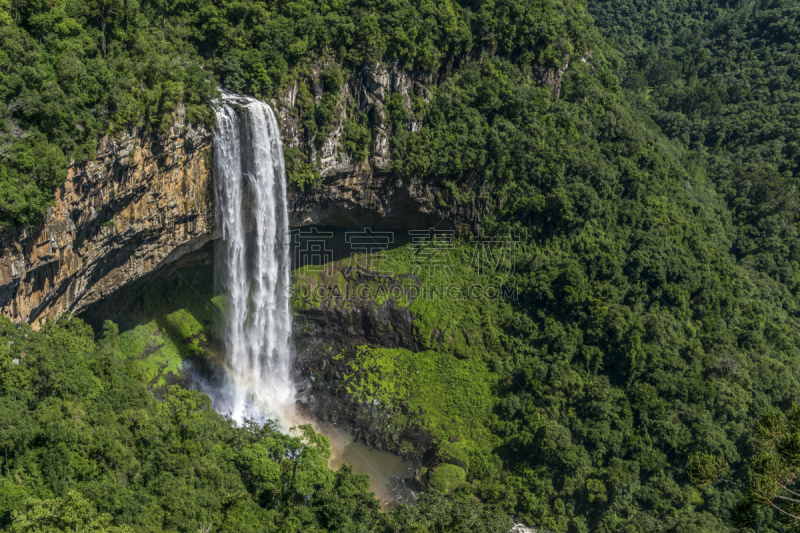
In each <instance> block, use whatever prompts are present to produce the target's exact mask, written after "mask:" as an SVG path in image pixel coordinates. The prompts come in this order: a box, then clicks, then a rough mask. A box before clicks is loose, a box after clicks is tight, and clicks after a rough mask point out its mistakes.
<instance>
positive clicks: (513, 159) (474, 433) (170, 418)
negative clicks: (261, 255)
mask: <svg viewBox="0 0 800 533" xmlns="http://www.w3.org/2000/svg"><path fill="white" fill-rule="evenodd" d="M587 9H588V12H587ZM589 12H591V16H590V15H589ZM0 15H2V16H0V39H3V45H2V46H0V63H2V65H0V67H2V68H0V91H2V98H1V99H0V100H1V101H2V104H3V107H2V109H0V113H2V117H3V126H2V131H0V160H1V161H2V164H0V195H4V197H3V198H2V201H0V208H2V209H3V212H2V214H0V222H2V223H3V224H4V225H11V224H17V223H25V224H30V223H34V222H35V221H36V220H37V217H40V216H41V214H42V212H43V210H44V209H45V208H46V206H47V204H48V202H49V201H50V198H51V197H52V191H53V189H54V187H56V186H57V185H58V184H59V183H60V182H61V180H63V179H64V176H65V172H66V161H67V159H68V158H76V159H81V158H86V157H89V156H91V154H92V151H93V149H94V143H95V140H96V138H97V136H98V135H100V134H104V133H110V134H115V133H116V132H119V131H126V130H128V129H130V128H139V129H141V130H142V131H149V132H152V133H153V134H154V135H157V134H159V132H161V131H163V128H164V127H165V126H167V125H169V124H170V121H171V116H172V115H171V113H172V112H173V110H174V109H175V107H176V106H177V105H178V104H179V103H182V104H183V105H184V106H185V109H186V111H187V115H188V117H189V120H191V121H195V122H205V123H208V124H210V121H211V112H210V108H209V100H210V98H212V97H213V94H214V88H215V86H216V84H217V83H219V84H221V85H223V86H225V87H227V88H230V89H232V90H235V91H241V92H246V93H249V94H253V95H256V96H259V97H262V98H268V97H273V96H275V95H277V94H278V93H279V92H280V91H281V90H282V87H284V86H285V85H286V84H288V83H290V82H295V81H297V82H298V87H299V94H298V108H299V111H298V112H299V113H300V118H301V123H302V126H303V128H304V131H305V133H306V135H307V136H308V138H309V139H320V138H323V137H324V136H325V135H327V133H329V132H330V131H331V130H332V128H333V126H334V121H335V120H337V116H338V115H337V113H336V109H337V106H338V105H339V101H338V100H337V98H338V94H339V92H340V88H341V86H342V84H343V83H344V82H345V81H346V80H347V79H348V77H349V76H350V75H351V74H352V73H353V72H354V71H355V70H356V69H358V68H360V67H361V66H363V65H364V64H366V63H370V62H384V63H386V64H389V65H393V64H397V65H399V66H400V67H401V68H404V69H407V70H409V71H414V72H422V73H424V74H426V75H429V76H430V79H431V80H432V81H431V92H430V95H429V97H426V98H419V99H417V100H415V101H413V102H412V106H411V108H406V103H404V102H403V100H402V98H399V97H395V96H397V95H395V96H389V97H388V100H387V103H386V109H385V111H386V116H387V119H386V124H382V125H381V126H382V127H386V128H387V129H388V131H390V132H391V155H392V161H393V163H392V167H391V168H390V169H389V170H388V171H389V172H393V173H395V174H397V175H402V176H404V177H406V178H408V179H409V180H425V181H426V182H428V183H431V184H435V185H436V186H438V190H439V191H440V194H439V196H437V201H439V202H440V203H441V204H442V205H443V206H446V207H454V206H457V207H464V206H469V207H470V208H471V209H473V210H474V211H475V212H479V213H480V214H481V220H480V224H481V228H482V229H483V230H485V231H487V232H489V233H492V234H495V235H505V234H508V233H510V232H511V231H512V230H514V231H517V232H519V234H521V235H523V237H524V238H523V240H522V242H521V244H520V246H519V249H518V251H517V256H516V268H515V270H514V272H513V273H512V274H510V275H509V276H508V278H507V279H504V281H508V282H510V283H513V285H514V286H515V287H517V288H518V291H519V292H518V294H519V298H518V299H517V300H515V301H506V302H496V303H493V304H491V305H489V304H487V303H486V302H468V303H463V302H458V303H453V302H433V303H431V302H414V303H412V304H409V305H410V308H411V311H412V312H413V313H414V316H415V317H416V319H415V320H416V322H415V326H416V328H417V329H416V332H417V336H418V338H417V339H416V341H417V342H418V343H419V345H420V346H421V347H422V348H421V350H420V352H419V353H411V352H410V351H403V350H382V349H379V348H376V347H360V348H359V351H358V352H357V353H356V354H355V355H354V356H353V357H354V368H353V372H354V373H353V375H352V376H348V379H350V380H351V381H350V382H348V387H350V389H348V390H352V395H353V396H354V397H356V396H357V395H359V394H361V395H363V394H365V392H364V391H365V390H369V391H372V392H371V393H373V394H377V395H380V403H381V405H382V408H384V409H386V410H387V412H391V413H392V414H393V415H394V416H395V418H394V419H393V420H394V422H392V423H393V424H396V425H397V426H396V427H395V426H391V427H390V431H394V430H396V429H402V427H401V426H400V425H399V424H401V423H405V424H409V425H411V426H414V427H422V428H424V429H425V430H426V431H428V432H430V434H432V435H433V436H434V437H435V438H436V439H437V440H436V447H437V453H438V455H437V461H438V462H437V464H436V465H435V466H434V467H433V468H432V471H431V473H430V479H431V485H432V486H434V487H435V488H438V489H440V490H441V491H444V492H445V493H447V495H446V496H445V495H444V494H442V493H441V492H439V491H433V492H430V493H427V494H426V495H425V496H423V498H422V500H421V502H420V503H419V504H418V505H417V506H415V507H400V508H398V509H397V510H395V511H393V512H392V513H391V514H389V515H382V514H380V513H379V512H378V509H377V507H376V502H375V501H374V500H373V499H372V498H371V497H370V496H369V495H368V493H367V490H366V484H365V483H366V482H365V480H364V479H363V478H361V477H360V476H356V475H353V474H352V472H349V471H348V470H344V471H342V472H339V473H335V474H334V473H330V472H328V471H327V469H326V468H325V459H326V453H327V445H326V443H325V440H324V438H322V437H320V436H318V435H315V434H314V433H313V432H311V431H310V430H307V429H306V430H305V432H304V433H303V434H302V435H301V436H286V435H282V434H280V433H279V432H277V431H276V429H275V428H274V427H271V426H266V427H257V426H254V425H250V426H248V427H245V428H236V427H233V426H232V425H231V424H230V423H229V422H227V421H225V420H223V419H222V418H220V417H219V416H217V415H216V414H214V413H213V412H212V411H211V410H210V409H209V403H208V398H206V397H205V396H203V395H201V394H199V393H196V392H192V391H187V390H184V389H181V388H180V387H171V388H165V387H160V386H159V387H156V390H157V391H158V394H159V395H163V398H161V399H158V400H157V399H155V398H154V397H153V395H152V394H151V392H149V391H148V388H147V386H146V384H148V383H150V378H149V376H143V375H142V372H141V369H140V368H139V367H138V366H137V364H136V360H137V357H138V356H139V355H141V354H133V353H129V350H127V349H126V348H125V347H124V346H121V345H120V342H121V341H119V338H120V336H119V334H118V332H117V331H116V330H115V328H114V326H113V325H108V326H107V327H106V329H105V332H104V333H103V335H102V337H101V338H100V339H99V340H97V341H96V340H95V339H94V337H93V335H92V333H91V331H90V330H89V329H88V328H87V327H86V326H85V325H83V324H82V323H81V322H80V321H78V320H69V319H64V320H62V321H61V322H59V323H51V324H48V325H47V326H46V327H45V328H44V329H43V330H42V331H41V332H35V331H33V330H31V329H29V328H27V327H24V326H23V327H15V326H12V325H11V324H9V323H3V325H2V332H1V333H2V335H3V339H5V340H4V341H2V342H0V350H2V352H0V366H2V369H3V372H2V374H0V425H2V429H3V431H2V432H0V453H2V454H3V457H2V461H3V469H2V470H0V473H1V474H2V477H0V483H2V487H3V489H4V490H3V491H2V493H0V520H2V521H3V524H4V525H11V527H13V528H16V530H19V531H36V530H41V529H42V528H44V527H55V528H65V527H70V528H74V527H79V528H80V527H84V528H86V529H87V530H94V529H97V530H100V529H103V528H105V529H106V530H112V529H111V528H118V529H119V530H120V531H122V530H126V529H125V528H132V529H133V530H137V531H139V530H141V531H145V530H149V531H158V530H162V529H171V528H177V529H179V530H181V531H195V530H197V529H200V528H201V527H205V525H206V524H210V523H212V522H213V523H214V524H215V528H218V529H220V530H225V531H245V530H249V529H248V528H252V529H253V530H256V529H259V528H261V529H263V530H266V531H273V530H275V531H277V530H279V528H284V529H280V530H281V531H283V530H285V531H293V530H310V531H316V530H328V531H368V530H376V531H461V530H465V531H494V530H497V531H502V530H503V528H507V527H508V520H507V518H506V516H505V515H513V516H515V517H518V518H519V519H522V520H524V521H526V522H528V523H530V524H533V525H537V526H543V527H546V528H548V529H550V530H553V531H570V532H586V531H602V532H611V531H710V530H711V531H726V530H728V529H729V527H733V525H734V524H738V523H740V522H737V521H738V520H740V518H742V516H743V517H744V519H746V522H747V525H748V526H753V527H756V528H757V529H758V530H759V531H789V530H791V529H792V527H794V526H793V525H792V524H791V523H789V522H786V521H784V518H785V517H783V516H782V515H781V513H780V511H777V510H775V509H774V508H773V507H772V506H770V505H764V506H748V507H747V513H745V514H744V515H742V514H741V513H739V514H737V513H734V511H735V510H736V509H737V502H739V501H741V500H742V498H743V497H745V498H746V497H747V487H746V485H745V484H741V483H740V484H739V485H736V484H733V483H718V484H716V485H713V484H711V483H703V482H701V483H699V488H698V487H696V486H695V485H693V484H692V483H691V480H692V479H694V480H695V481H697V480H698V479H700V478H701V477H702V476H701V474H703V472H704V473H705V474H704V475H706V477H709V478H713V479H717V478H719V477H720V475H721V474H720V472H718V470H719V469H720V468H723V467H725V468H729V469H730V471H731V472H732V473H733V474H734V476H733V477H732V478H731V479H743V478H744V477H746V476H745V474H746V473H747V472H750V471H753V472H755V473H756V474H759V475H765V476H766V475H767V474H769V475H772V480H773V481H774V480H776V479H777V480H778V481H781V482H782V483H783V482H785V481H786V478H785V477H781V476H783V475H784V474H787V471H786V469H785V468H783V466H782V465H781V464H778V463H777V462H776V461H774V455H775V454H774V453H773V455H771V456H768V457H766V458H765V459H764V461H762V463H763V464H762V463H758V464H755V463H753V462H748V460H747V459H746V458H749V457H751V456H752V455H753V451H754V450H755V449H757V448H758V446H759V444H760V441H759V437H758V432H754V431H753V428H754V426H756V424H757V419H758V414H759V413H762V412H764V411H765V410H766V412H767V413H777V412H778V411H785V412H789V413H790V415H791V413H794V411H793V410H791V409H792V407H791V406H792V402H793V401H796V399H797V397H798V394H799V393H800V302H798V297H799V296H800V292H799V291H800V244H798V242H800V241H798V233H797V232H798V223H800V205H798V187H800V185H799V184H800V182H799V181H798V171H799V170H800V169H799V168H798V165H800V159H798V158H800V151H799V149H798V142H800V140H798V138H797V135H798V133H797V132H798V126H799V125H800V124H798V116H797V113H798V110H800V105H798V101H797V98H798V94H800V92H798V90H800V88H798V87H797V83H800V82H798V80H800V76H799V75H798V72H797V68H798V65H800V63H798V57H800V56H798V55H797V47H798V46H800V45H798V42H800V40H798V39H797V37H798V29H797V28H798V7H797V6H796V5H795V4H794V3H792V2H790V1H788V0H786V1H783V0H761V1H752V2H717V1H704V0H699V1H696V2H684V1H677V0H676V1H672V0H665V1H660V2H645V1H640V0H629V1H620V0H613V1H611V0H609V1H605V0H598V1H596V2H592V3H591V4H590V5H588V7H587V6H586V5H584V4H583V3H582V2H571V1H570V2H567V1H564V2H558V1H529V0H495V1H477V0H476V1H467V0H463V1H459V2H457V1H454V0H436V1H434V0H396V1H391V2H386V1H381V2H377V1H375V2H373V1H371V0H358V1H356V0H353V1H349V0H341V1H334V0H323V1H318V2H311V1H303V0H300V1H296V2H278V1H275V2H272V1H266V2H256V1H228V0H222V1H217V2H207V1H201V0H198V1H192V0H187V1H181V2H173V1H171V0H170V1H166V2H142V3H139V2H136V1H135V0H127V1H122V2H119V1H115V0H99V1H97V2H90V3H79V2H72V1H64V2H49V3H44V2H35V1H28V2H17V1H12V2H7V3H5V4H4V3H2V2H0ZM592 17H594V20H595V21H596V24H597V26H598V28H599V30H600V31H601V32H602V33H603V34H604V35H605V37H606V39H607V41H608V42H606V41H604V40H602V39H601V38H600V37H599V34H598V33H597V31H596V30H595V27H594V26H593V22H592ZM314 62H317V63H316V64H317V65H321V64H324V65H325V68H324V71H323V72H322V73H321V74H320V77H321V79H322V84H323V89H324V90H323V91H322V94H321V95H312V94H311V92H310V91H309V88H308V86H307V85H305V84H304V83H303V82H302V80H303V78H304V76H307V75H308V69H309V68H310V66H311V65H312V64H313V63H314ZM540 68H545V69H551V70H549V72H550V73H551V74H552V73H556V72H558V73H559V81H560V83H561V85H560V91H554V89H553V87H551V86H547V85H543V84H542V83H541V82H540V80H541V76H540V70H539V69H540ZM620 80H621V82H620ZM371 120H372V119H370V118H369V117H367V116H366V115H364V114H357V113H356V114H352V116H348V117H347V119H346V122H345V123H344V124H343V125H342V126H343V143H344V147H345V149H346V150H347V151H348V152H349V153H351V154H352V155H353V156H354V159H356V160H357V161H363V160H365V159H367V156H368V154H369V150H370V147H371V143H372V140H373V134H374V131H373V128H374V127H375V124H373V123H371V122H370V121H371ZM412 120H413V121H414V122H415V123H417V125H418V127H415V128H412ZM304 157H305V154H303V153H301V152H300V150H297V149H292V150H291V151H287V160H288V164H289V166H290V170H291V171H292V172H295V173H296V175H297V176H300V177H299V178H298V179H297V180H296V183H298V184H302V185H305V186H313V185H314V184H315V183H318V176H315V175H314V168H313V164H314V163H313V162H310V161H308V160H307V159H304ZM466 245H467V243H466V242H459V243H458V245H457V250H458V253H457V254H456V260H455V264H454V268H455V269H456V271H457V272H458V275H457V276H456V278H459V279H462V280H463V281H466V280H468V279H469V277H468V276H469V274H468V273H467V272H468V270H469V269H468V265H469V261H470V259H469V257H470V256H469V254H468V253H467V252H466V251H465V247H466ZM404 253H405V252H403V251H397V250H395V251H392V252H391V253H389V254H388V257H389V258H388V259H387V260H388V261H391V262H392V265H391V266H392V269H393V271H395V272H398V273H402V272H404V270H403V268H405V269H408V268H409V260H408V257H407V256H405V255H403V254H404ZM423 277H424V276H423ZM432 277H433V278H434V279H432V280H431V281H433V282H435V281H437V279H435V275H434V276H432ZM448 281H452V279H451V280H448ZM210 296H211V295H210ZM152 329H153V330H157V329H158V328H157V327H154V328H152ZM466 329H469V330H471V331H472V332H473V333H472V334H471V335H472V336H471V337H470V336H469V335H468V334H466V333H464V331H465V330H466ZM435 331H439V332H440V333H442V335H441V338H442V339H445V340H438V341H435V339H436V335H434V332H435ZM445 331H447V333H448V334H447V336H445V335H444V333H443V332H445ZM476 332H480V333H476ZM123 344H124V343H123ZM367 358H369V359H367ZM420 369H422V370H423V372H422V374H420ZM389 370H391V372H390V371H389ZM415 371H416V373H415ZM409 376H412V377H409ZM364 384H368V385H369V387H367V386H366V385H364ZM150 385H152V384H151V383H150ZM440 388H444V389H445V390H446V391H448V394H438V393H436V394H433V393H431V391H438V390H439V389H440ZM375 389H377V390H378V392H375V391H374V390H375ZM377 397H378V396H376V398H377ZM356 399H358V400H363V398H360V397H358V398H356ZM406 402H412V404H414V405H415V407H423V409H417V410H416V411H414V412H410V411H408V409H405V410H404V409H403V408H404V407H407V405H406ZM414 402H417V403H414ZM407 411H408V412H407ZM417 411H418V412H419V414H416V413H417ZM409 412H410V413H411V414H409ZM780 416H782V415H777V414H776V415H775V417H777V418H780ZM791 416H794V415H791ZM791 416H790V419H789V421H788V422H786V420H785V419H783V418H781V420H782V421H783V422H781V423H783V424H784V426H783V427H790V428H791V431H788V430H787V431H786V432H785V435H786V436H785V437H784V436H783V434H782V435H781V437H780V438H779V439H778V444H777V445H776V446H778V447H779V448H780V446H783V443H784V441H787V442H788V441H789V440H791V439H793V438H794V435H795V433H796V431H795V430H796V428H795V427H794V426H792V425H791V424H792V423H794V422H792V420H793V419H791ZM787 424H788V425H787ZM762 440H763V439H762ZM792 442H793V441H792ZM762 444H763V443H762ZM773 448H774V446H773ZM782 449H783V448H781V449H780V450H778V451H779V452H781V450H782ZM787 449H788V448H787ZM773 451H774V450H773ZM790 451H791V450H790ZM792 453H794V452H792ZM698 454H701V455H698ZM702 454H705V455H702ZM778 455H780V453H779V454H778ZM698 457H701V459H698ZM759 457H761V456H759ZM792 460H794V459H792ZM769 461H772V462H769ZM767 463H768V464H767ZM754 464H755V466H754ZM786 464H788V465H789V466H791V468H792V469H793V468H795V466H796V465H795V462H791V463H789V462H787V463H786ZM776 465H777V466H776ZM784 466H785V465H784ZM687 467H688V468H687ZM768 467H769V468H772V467H775V468H773V470H769V468H768ZM748 469H749V470H748ZM759 469H760V470H759ZM776 472H777V474H780V475H777V474H776ZM792 472H793V470H792ZM792 472H789V474H791V473H792ZM726 474H727V472H726ZM738 474H741V475H738ZM770 487H772V488H774V487H773V486H772V485H770ZM768 488H769V487H768ZM745 501H746V500H745ZM763 501H764V499H763V498H762V503H763ZM770 501H772V500H770ZM498 509H501V510H502V511H503V512H504V513H505V514H503V513H501V512H499V511H498ZM786 509H789V507H786ZM37 528H39V529H37ZM315 528H316V529H315ZM415 528H416V529H415Z"/></svg>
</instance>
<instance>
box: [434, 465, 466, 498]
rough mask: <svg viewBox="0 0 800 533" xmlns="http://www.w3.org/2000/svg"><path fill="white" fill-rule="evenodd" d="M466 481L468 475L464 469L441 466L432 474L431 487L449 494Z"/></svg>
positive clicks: (454, 466)
mask: <svg viewBox="0 0 800 533" xmlns="http://www.w3.org/2000/svg"><path fill="white" fill-rule="evenodd" d="M466 480H467V473H466V472H465V471H464V469H463V468H461V467H460V466H456V465H449V464H443V465H439V466H437V467H436V468H434V469H433V470H432V471H431V473H430V485H431V487H432V488H434V489H436V490H439V491H442V492H444V493H448V494H449V493H451V492H453V491H454V490H455V489H456V488H457V487H458V486H459V485H461V484H462V483H464V482H465V481H466Z"/></svg>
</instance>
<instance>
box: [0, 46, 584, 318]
mask: <svg viewBox="0 0 800 533" xmlns="http://www.w3.org/2000/svg"><path fill="white" fill-rule="evenodd" d="M584 61H585V59H584ZM564 69H566V67H564ZM564 69H561V70H556V69H552V68H550V69H548V68H542V69H539V70H538V71H536V75H537V77H538V78H540V79H539V82H540V83H543V84H546V85H548V86H550V87H551V88H552V90H553V95H554V97H557V95H558V92H559V88H560V80H561V74H563V71H564ZM322 71H323V66H322V65H319V66H317V67H314V68H311V69H310V75H309V76H308V77H307V78H306V79H305V80H304V81H303V82H302V83H304V84H306V85H305V86H306V87H310V90H311V92H312V94H313V97H314V98H315V99H316V100H320V99H321V98H322V95H323V90H322V89H323V83H322V81H321V79H322ZM299 83H300V82H298V83H296V84H294V85H292V86H289V87H287V88H286V90H285V91H284V92H283V96H282V98H281V99H279V100H277V101H273V102H272V105H273V107H275V108H276V109H277V110H278V112H279V116H280V122H281V136H282V139H283V143H284V146H285V147H287V148H302V149H303V151H304V152H307V153H309V154H310V160H311V161H314V162H315V163H314V164H315V168H316V170H317V171H318V172H319V173H320V174H321V176H322V177H323V184H322V185H321V186H318V187H313V188H310V189H308V190H305V191H302V190H298V189H296V188H295V189H293V190H292V191H290V195H289V213H290V222H291V224H292V226H295V227H297V226H313V225H319V226H339V227H354V226H361V227H366V226H371V227H382V228H392V229H401V228H426V227H431V226H437V227H439V228H443V227H450V228H459V227H463V226H467V227H470V228H471V229H472V230H473V231H475V230H476V229H477V228H478V223H479V222H478V221H479V217H480V215H481V214H483V213H485V212H487V210H488V208H489V200H488V193H487V192H486V191H484V190H483V189H482V187H481V184H480V178H479V176H477V173H476V175H475V176H468V177H466V179H465V180H464V182H463V183H462V184H461V190H459V191H454V190H450V189H449V188H447V187H442V186H440V185H438V184H434V183H429V182H425V181H423V180H414V179H410V178H404V177H399V176H397V175H396V174H394V173H392V172H391V157H390V150H389V146H390V134H389V131H390V129H389V125H388V123H387V113H386V110H385V106H386V105H387V104H388V102H389V99H390V98H395V100H397V98H396V97H397V96H399V99H400V101H402V103H403V105H404V106H405V108H406V109H407V110H408V113H407V117H406V127H408V128H409V129H410V130H411V131H416V130H418V129H419V128H420V127H421V124H420V123H419V122H418V121H417V119H415V118H414V115H413V113H412V112H411V110H412V108H413V106H412V102H413V100H414V99H421V100H429V99H430V95H431V92H432V90H433V86H434V85H435V83H436V81H435V80H433V79H432V78H431V76H423V75H421V74H409V73H407V72H405V71H403V70H401V69H399V68H398V67H397V66H394V67H387V66H384V65H381V64H370V65H366V66H364V67H363V68H361V69H360V70H359V71H358V72H356V74H355V75H354V76H352V77H351V78H350V79H348V80H346V81H345V82H344V83H343V84H342V87H341V95H340V97H341V98H340V100H339V103H338V104H337V107H336V109H337V113H338V117H337V119H336V120H335V121H334V122H335V125H334V126H333V129H332V131H331V132H330V133H329V134H328V136H327V137H326V138H325V139H324V140H322V142H318V141H317V140H316V139H313V138H311V139H309V138H307V137H306V133H305V130H304V128H303V126H302V124H301V119H300V117H301V113H300V111H299V110H298V103H297V98H298V92H299V90H300V85H299ZM354 111H358V112H360V113H364V114H366V115H367V117H368V121H369V126H370V130H371V132H372V141H371V151H370V154H369V156H368V158H367V160H366V161H363V162H357V161H354V160H353V157H352V155H351V154H349V153H347V151H346V150H345V149H344V147H343V132H344V123H345V119H346V117H347V116H349V115H352V113H353V112H354ZM348 113H349V115H348ZM211 143H212V133H211V132H209V131H206V130H205V129H204V128H202V127H190V126H189V125H188V124H185V123H184V121H183V116H182V113H180V112H179V113H178V114H177V119H176V121H175V124H174V125H173V127H172V128H171V129H170V131H169V132H168V133H167V134H166V135H164V136H161V137H160V138H154V137H152V136H145V135H136V134H133V135H127V136H123V137H122V138H121V139H113V138H110V137H104V138H102V139H100V141H99V143H98V149H97V157H96V158H95V159H94V160H92V161H88V162H84V163H75V164H72V165H71V166H70V168H69V172H68V178H67V181H66V182H65V183H64V185H63V186H61V187H60V188H59V189H58V191H57V192H56V201H55V205H54V207H52V208H51V209H50V210H49V212H48V214H47V216H46V218H45V220H44V221H43V223H42V224H41V225H40V226H39V227H38V228H36V229H35V230H29V231H27V232H21V233H20V232H14V231H8V232H5V233H4V234H1V235H0V312H2V314H4V315H5V316H8V317H10V318H11V319H12V320H14V321H16V322H23V321H24V322H31V323H34V322H37V321H39V320H41V319H43V318H48V317H55V316H57V315H59V314H60V313H63V312H65V311H72V312H79V311H81V310H82V309H85V308H86V307H87V306H88V305H90V304H92V303H94V302H97V301H98V300H99V299H102V298H104V297H106V296H108V295H110V294H112V293H114V292H115V290H116V289H118V288H119V287H121V286H123V285H125V284H128V283H130V282H132V281H135V280H137V279H139V278H141V277H142V276H144V275H145V274H147V273H148V272H151V271H153V270H156V269H158V268H160V267H162V266H164V265H167V264H170V263H172V262H174V261H175V260H177V259H179V258H180V257H182V256H183V255H184V254H186V253H187V252H190V251H192V250H196V249H199V248H200V247H202V246H203V245H204V244H205V243H207V242H208V241H209V240H212V239H214V238H215V235H214V229H213V191H212V187H211V184H212V178H211V169H210V161H211ZM451 187H452V185H451ZM474 191H480V192H479V193H478V194H471V193H472V192H474ZM466 193H470V194H469V195H468V194H466ZM455 194H458V195H459V196H460V197H466V196H471V197H472V198H474V199H473V200H470V201H469V202H468V203H466V202H464V201H456V200H455V197H454V195H455ZM498 201H499V202H503V199H502V198H501V199H499V200H498Z"/></svg>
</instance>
